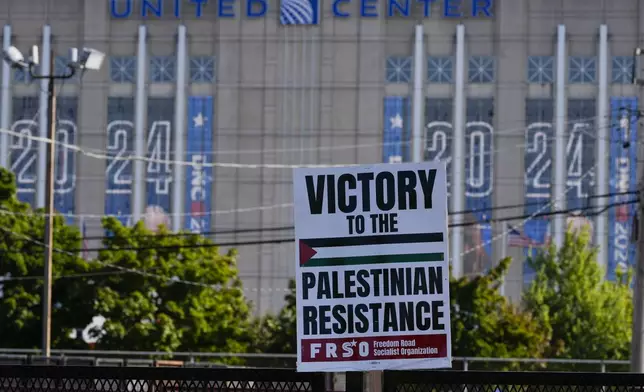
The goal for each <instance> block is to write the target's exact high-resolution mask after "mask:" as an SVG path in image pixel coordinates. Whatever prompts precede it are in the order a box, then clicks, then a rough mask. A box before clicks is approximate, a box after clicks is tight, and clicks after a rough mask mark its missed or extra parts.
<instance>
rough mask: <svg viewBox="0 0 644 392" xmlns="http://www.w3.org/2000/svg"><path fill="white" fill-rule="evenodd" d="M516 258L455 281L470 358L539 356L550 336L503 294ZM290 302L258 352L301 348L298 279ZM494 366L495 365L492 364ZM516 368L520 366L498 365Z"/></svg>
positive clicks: (459, 339) (460, 341)
mask: <svg viewBox="0 0 644 392" xmlns="http://www.w3.org/2000/svg"><path fill="white" fill-rule="evenodd" d="M510 262H511V260H510V259H509V258H508V259H504V260H502V261H501V262H500V263H499V265H498V266H497V267H496V268H494V269H492V270H490V271H489V272H488V273H487V274H485V275H483V276H479V277H476V278H461V279H453V278H452V279H451V282H450V301H451V303H450V307H451V325H452V353H453V355H455V356H467V357H505V358H520V357H523V358H528V357H532V358H534V357H540V356H541V354H542V353H543V351H544V346H545V344H546V342H547V335H546V334H545V333H544V331H543V330H542V329H541V328H540V326H539V325H538V323H537V322H536V321H535V320H534V319H533V318H532V316H531V315H530V314H529V313H527V312H523V311H521V310H520V309H519V308H517V307H515V306H513V305H512V304H510V303H509V302H508V301H507V300H506V298H504V297H503V296H502V295H501V294H500V292H499V286H500V285H501V282H502V278H503V276H504V275H505V274H506V273H507V270H508V268H509V266H510ZM285 299H286V305H285V306H284V308H282V310H281V311H280V312H279V314H278V315H277V316H268V317H266V318H265V319H264V320H263V323H262V324H261V328H260V333H259V334H258V336H259V339H258V341H259V343H258V344H257V345H256V347H257V349H258V351H263V352H267V353H284V354H287V353H295V352H296V303H295V283H294V282H291V284H290V292H289V294H288V295H287V296H286V298H285ZM490 366H492V365H490ZM500 367H505V368H516V367H518V365H517V364H510V365H507V366H496V368H500Z"/></svg>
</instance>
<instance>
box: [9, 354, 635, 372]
mask: <svg viewBox="0 0 644 392" xmlns="http://www.w3.org/2000/svg"><path fill="white" fill-rule="evenodd" d="M52 354H53V357H51V358H50V359H49V363H52V364H56V365H67V366H69V365H89V366H148V367H153V366H158V364H159V363H161V362H163V361H164V360H174V361H175V362H174V363H175V365H173V366H183V367H204V366H223V365H225V364H227V363H228V364H229V363H234V364H236V365H243V366H249V367H271V368H294V367H295V364H296V358H295V355H294V354H238V353H188V352H175V353H166V352H155V351H101V350H91V351H88V350H52ZM44 361H45V358H43V357H41V356H40V350H34V349H0V364H16V365H19V364H23V365H28V364H42V363H44ZM163 366H168V365H167V364H166V365H163ZM453 369H454V370H464V371H470V370H495V371H502V370H524V371H545V370H550V371H582V372H584V371H585V372H602V373H604V372H627V371H628V370H629V362H628V361H624V360H598V359H542V358H539V359H537V358H462V357H456V358H454V361H453Z"/></svg>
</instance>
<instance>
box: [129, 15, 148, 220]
mask: <svg viewBox="0 0 644 392" xmlns="http://www.w3.org/2000/svg"><path fill="white" fill-rule="evenodd" d="M147 53H148V51H147V28H146V27H145V26H139V43H138V50H137V65H136V98H135V114H134V155H136V156H137V157H142V156H145V139H146V118H145V115H146V112H147V110H146V109H147V108H146V105H147V94H146V91H145V84H146V83H145V82H146V78H147V72H146V71H147V63H148V62H147V57H148V56H147ZM132 188H133V189H132V193H133V196H134V200H133V203H132V223H136V222H138V221H139V219H141V215H142V209H143V205H144V202H143V198H144V196H145V163H144V162H143V161H140V160H136V161H134V181H133V183H132Z"/></svg>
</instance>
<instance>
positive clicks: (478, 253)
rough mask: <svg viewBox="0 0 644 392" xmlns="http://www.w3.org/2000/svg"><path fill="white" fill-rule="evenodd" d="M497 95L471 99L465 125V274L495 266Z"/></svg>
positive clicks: (476, 272)
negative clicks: (494, 183)
mask: <svg viewBox="0 0 644 392" xmlns="http://www.w3.org/2000/svg"><path fill="white" fill-rule="evenodd" d="M493 115H494V100H493V99H487V98H486V99H468V100H467V114H466V121H467V123H466V126H465V141H466V143H465V145H466V149H465V151H466V156H465V209H466V210H468V211H470V212H469V213H467V214H465V216H464V218H463V221H464V222H480V223H479V224H477V225H471V226H466V227H465V230H464V233H465V236H464V242H465V249H464V250H463V251H464V252H465V257H464V258H463V260H464V262H465V264H464V268H463V272H464V274H480V273H483V272H485V271H487V270H488V269H489V268H491V267H492V266H493V264H494V263H493V261H492V225H491V224H490V223H489V220H490V219H492V190H493V186H494V185H493V180H494V178H493V175H494V171H493V165H494V154H493V149H494V128H493V126H492V122H493V117H492V116H493Z"/></svg>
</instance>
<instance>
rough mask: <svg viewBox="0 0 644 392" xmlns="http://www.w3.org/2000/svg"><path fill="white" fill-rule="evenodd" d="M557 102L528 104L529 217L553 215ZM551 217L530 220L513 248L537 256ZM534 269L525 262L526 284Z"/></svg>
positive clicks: (515, 238)
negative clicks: (552, 186) (551, 203)
mask: <svg viewBox="0 0 644 392" xmlns="http://www.w3.org/2000/svg"><path fill="white" fill-rule="evenodd" d="M553 110H554V100H552V99H528V100H527V101H526V131H525V156H524V164H525V208H524V213H525V214H526V215H532V214H538V213H547V212H550V194H551V193H550V192H551V185H550V180H551V178H552V175H553V167H552V156H553V155H552V154H553V148H554V146H553V140H554V139H553V138H554V129H553V125H552V120H553V115H554V111H553ZM549 222H550V220H549V218H548V217H537V218H533V219H530V220H529V221H527V222H526V223H525V224H524V225H523V228H517V231H518V233H516V234H515V235H512V236H511V237H510V241H509V245H510V246H518V247H523V248H524V250H525V255H526V257H533V256H535V255H536V253H537V251H538V249H540V248H542V247H544V246H545V245H546V242H547V241H548V240H549V238H548V230H549V229H548V228H549ZM534 274H535V272H534V270H533V269H532V268H530V265H529V264H528V263H527V262H525V263H524V265H523V282H524V284H528V283H530V282H531V281H532V280H533V279H534Z"/></svg>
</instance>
